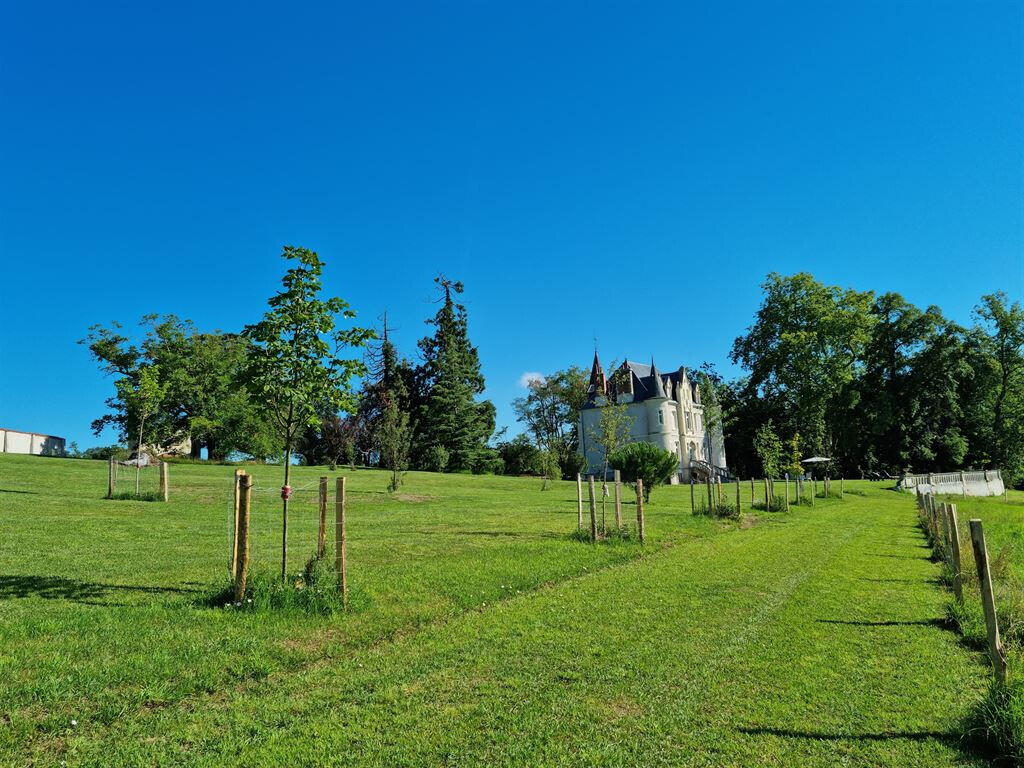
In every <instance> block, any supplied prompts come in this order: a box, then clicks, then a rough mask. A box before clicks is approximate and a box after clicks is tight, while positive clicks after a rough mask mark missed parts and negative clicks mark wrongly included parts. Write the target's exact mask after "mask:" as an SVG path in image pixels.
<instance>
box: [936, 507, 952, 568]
mask: <svg viewBox="0 0 1024 768" xmlns="http://www.w3.org/2000/svg"><path fill="white" fill-rule="evenodd" d="M939 528H940V530H941V531H942V559H943V560H945V561H946V562H947V563H948V562H950V558H951V557H952V555H951V554H950V550H952V548H953V542H951V541H950V539H949V504H947V503H946V502H942V503H941V504H939Z"/></svg>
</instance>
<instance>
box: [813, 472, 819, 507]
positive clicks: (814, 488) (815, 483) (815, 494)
mask: <svg viewBox="0 0 1024 768" xmlns="http://www.w3.org/2000/svg"><path fill="white" fill-rule="evenodd" d="M817 495H818V480H817V478H814V477H812V478H811V506H812V507H813V506H814V504H815V501H814V497H815V496H817Z"/></svg>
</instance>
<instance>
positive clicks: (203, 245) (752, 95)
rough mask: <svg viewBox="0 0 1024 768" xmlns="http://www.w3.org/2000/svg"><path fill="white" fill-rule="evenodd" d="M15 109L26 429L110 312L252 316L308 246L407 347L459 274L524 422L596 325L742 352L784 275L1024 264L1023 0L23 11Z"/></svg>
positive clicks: (1016, 275)
mask: <svg viewBox="0 0 1024 768" xmlns="http://www.w3.org/2000/svg"><path fill="white" fill-rule="evenodd" d="M0 104H2V105H3V114H4V116H3V119H2V120H0V169H2V170H0V264H2V266H3V270H2V274H3V278H4V279H3V286H4V290H3V321H2V323H0V426H5V427H8V428H13V429H23V430H35V431H41V432H49V433H52V434H58V435H64V436H66V437H67V438H68V439H71V440H76V441H78V442H79V443H80V444H81V445H83V446H85V445H92V444H96V443H97V442H101V441H102V442H109V441H111V440H112V438H113V435H110V434H108V435H106V436H104V437H103V438H102V439H100V438H94V437H92V436H91V434H90V433H89V422H90V420H91V419H93V418H95V417H96V416H98V415H100V414H101V413H102V412H103V408H102V401H103V399H104V397H106V396H107V395H108V394H109V393H110V391H111V383H110V381H109V379H106V378H104V377H103V376H102V375H101V374H100V373H99V372H98V371H97V369H96V367H95V365H94V363H92V362H91V361H90V360H89V358H88V354H87V352H86V350H85V349H84V348H82V347H80V346H77V345H76V344H75V341H76V340H77V339H79V338H81V337H82V336H83V335H84V333H85V330H86V328H87V327H88V326H89V325H90V324H92V323H96V322H103V323H107V322H110V321H112V320H121V321H124V322H134V321H135V320H137V318H138V317H139V316H140V315H142V314H144V313H147V312H157V313H168V312H173V313H176V314H178V315H180V316H183V317H189V318H192V319H193V320H195V321H196V322H197V323H198V324H199V325H200V326H202V327H204V328H207V329H214V328H220V329H224V330H237V329H239V328H240V327H241V326H242V325H243V324H244V323H246V322H250V321H253V320H256V319H258V318H259V316H260V315H261V313H262V311H263V308H264V304H265V300H266V298H267V297H268V296H269V295H271V294H272V293H273V292H274V291H275V290H276V287H277V284H278V280H279V278H280V274H281V272H282V269H283V264H282V262H281V260H280V259H279V256H278V254H279V253H280V249H281V245H282V244H285V243H289V244H294V245H304V246H307V247H309V248H313V249H315V250H317V251H319V252H320V254H321V256H322V257H323V258H324V259H325V260H326V261H327V262H328V266H327V286H328V288H329V290H330V291H331V292H332V293H334V294H337V295H340V296H342V297H344V298H345V299H346V300H348V301H349V302H351V304H352V305H353V306H354V307H355V308H356V309H357V310H358V311H359V312H360V314H361V317H362V319H363V320H364V321H372V320H374V319H375V318H376V317H377V316H378V315H380V314H381V313H382V312H384V311H385V310H386V311H387V312H388V316H389V318H390V320H391V322H392V324H393V325H395V326H397V331H396V332H395V336H396V339H397V341H398V343H399V345H400V347H401V350H402V351H403V352H405V353H406V354H413V353H414V352H415V340H416V339H417V338H419V337H420V336H421V335H422V334H423V332H424V325H423V320H424V319H425V318H426V317H427V316H429V315H431V314H432V313H433V312H434V309H435V307H434V305H433V304H432V299H433V293H432V287H433V286H432V282H431V280H432V278H433V277H434V275H435V274H437V273H438V272H444V273H445V274H447V275H449V276H450V277H452V278H456V279H460V280H462V281H463V282H465V284H466V286H467V292H466V294H465V299H466V302H467V304H468V307H469V312H470V332H471V336H472V339H473V341H474V342H475V343H476V344H477V345H478V346H479V348H480V356H481V360H482V363H483V369H484V374H485V376H486V378H487V396H488V397H490V398H491V399H492V400H493V401H494V402H495V404H496V405H497V407H498V414H499V421H501V422H502V423H510V422H512V414H511V408H510V405H509V404H510V401H511V400H512V398H514V397H515V396H517V395H518V394H520V393H521V391H522V390H521V389H520V387H519V380H520V378H521V376H522V374H523V373H524V372H527V371H542V372H543V371H550V370H553V369H556V368H561V367H564V366H567V365H569V364H572V363H576V364H579V365H584V366H585V365H588V364H589V362H590V359H591V354H592V351H593V339H594V337H595V336H596V337H597V339H598V344H599V346H600V350H601V354H602V357H603V358H604V359H605V360H610V359H613V358H622V357H625V356H628V357H631V358H634V359H639V360H643V361H646V360H647V359H649V358H650V357H651V356H652V355H653V356H654V357H655V359H656V360H657V362H658V364H659V366H661V367H663V368H666V369H669V368H672V367H675V366H677V365H679V364H688V365H697V364H699V363H700V362H702V361H704V360H709V361H712V362H714V363H716V364H718V365H719V366H720V367H721V368H722V369H723V370H724V371H726V372H727V373H732V372H734V369H733V368H732V367H731V366H730V365H729V364H728V359H727V358H728V352H729V348H730V345H731V343H732V340H733V338H734V337H735V336H736V335H737V334H738V333H740V332H742V331H743V329H744V328H745V327H746V326H747V325H748V324H749V323H750V321H751V317H752V315H753V313H754V311H755V310H756V308H757V305H758V303H759V285H760V283H761V282H762V280H763V278H764V275H765V274H766V273H767V272H769V271H772V270H776V271H780V272H784V273H788V272H794V271H798V270H809V271H812V272H813V273H814V274H815V275H817V276H818V277H819V278H821V279H823V280H825V281H828V282H830V283H838V284H842V285H852V286H855V287H858V288H863V289H866V288H873V289H876V290H879V291H884V290H898V291H900V292H902V293H903V294H904V295H905V296H906V297H907V298H908V299H910V300H912V301H914V302H917V303H919V304H921V305H927V304H932V303H934V304H938V305H940V306H941V307H943V309H944V310H945V311H946V312H947V314H949V315H950V316H952V317H953V318H955V319H957V320H960V321H965V322H966V321H967V320H969V317H970V312H971V308H972V307H973V306H974V304H975V303H976V301H977V299H978V297H979V296H980V295H981V294H983V293H985V292H989V291H992V290H995V289H997V288H1002V289H1004V290H1006V291H1007V292H1009V293H1010V294H1011V296H1013V297H1014V298H1019V297H1020V296H1021V292H1022V288H1024V259H1022V258H1021V249H1022V245H1024V214H1022V201H1024V172H1022V160H1024V157H1022V155H1024V119H1022V118H1024V6H1022V5H1021V4H1019V3H1015V2H1014V3H1011V2H1006V3H980V4H979V3H962V2H957V3H954V2H925V1H924V0H922V2H915V3H898V2H878V3H871V2H857V3H821V2H813V3H757V4H755V3H741V4H725V3H690V4H687V3H681V2H672V3H665V4H656V3H643V4H635V3H614V4H612V3H585V4H583V3H580V4H576V3H568V2H566V3H522V2H517V3H505V4H501V3H492V2H472V3H447V2H444V3H431V4H413V3H396V4H390V5H386V4H378V3H344V4H343V3H331V4H324V5H322V6H319V7H318V6H317V5H316V4H290V5H286V4H278V5H276V6H275V5H263V4H260V3H253V2H245V3H227V2H226V3H185V2H179V3H173V4H155V3H127V2H126V3H122V4H116V5H114V4H106V3H103V2H96V3H74V4H66V5H65V4H61V3H47V2H40V3H21V4H18V5H17V6H15V4H13V3H11V4H6V5H5V6H4V7H3V10H2V20H0ZM513 431H515V429H513Z"/></svg>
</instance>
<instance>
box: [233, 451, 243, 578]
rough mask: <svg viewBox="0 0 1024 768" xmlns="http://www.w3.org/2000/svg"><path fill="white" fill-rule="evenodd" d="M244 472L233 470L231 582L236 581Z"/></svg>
mask: <svg viewBox="0 0 1024 768" xmlns="http://www.w3.org/2000/svg"><path fill="white" fill-rule="evenodd" d="M244 474H245V472H244V471H243V470H241V469H236V470H235V511H234V524H233V526H232V528H231V580H232V581H235V580H237V579H238V516H239V509H240V506H239V504H240V503H241V498H242V490H241V489H242V476H243V475H244Z"/></svg>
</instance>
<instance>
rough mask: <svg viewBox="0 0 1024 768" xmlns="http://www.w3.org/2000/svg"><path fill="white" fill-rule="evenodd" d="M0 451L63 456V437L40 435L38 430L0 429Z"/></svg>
mask: <svg viewBox="0 0 1024 768" xmlns="http://www.w3.org/2000/svg"><path fill="white" fill-rule="evenodd" d="M0 452H2V453H31V454H35V455H36V456H63V455H64V454H65V450H64V438H63V437H56V436H55V435H41V434H39V433H38V432H19V431H18V430H16V429H0Z"/></svg>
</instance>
